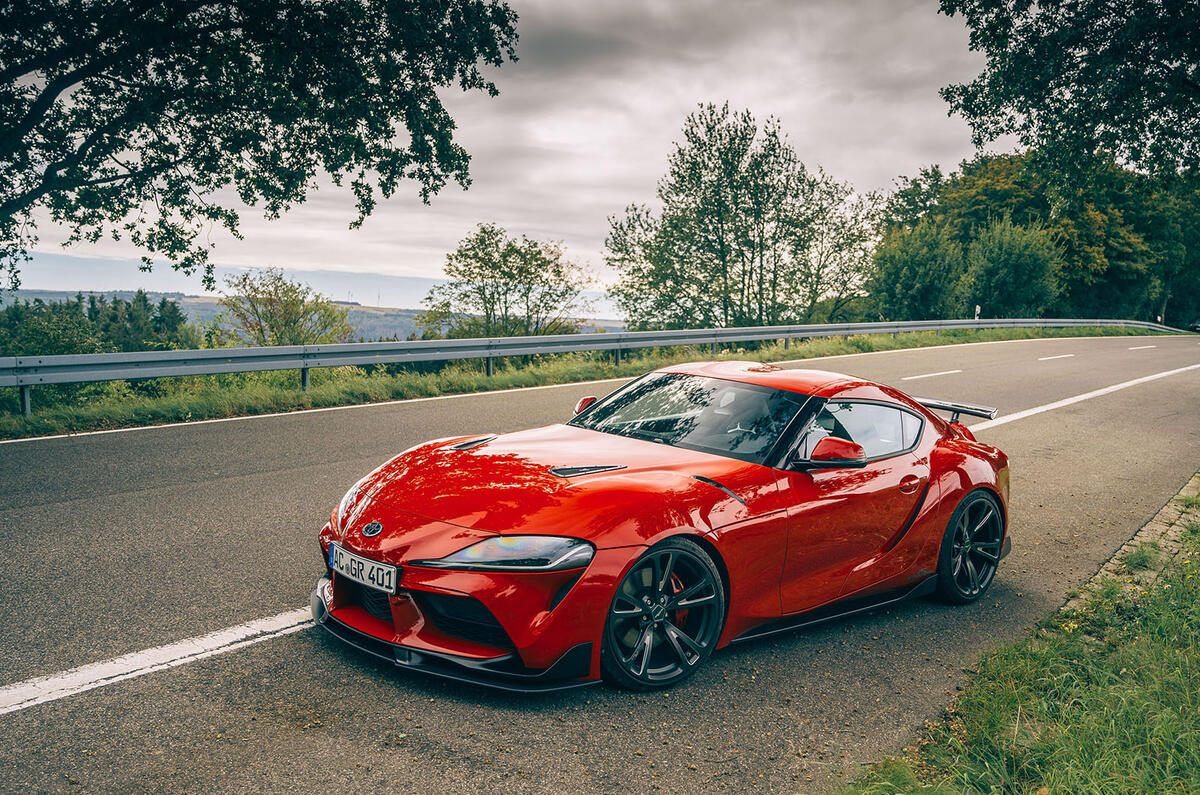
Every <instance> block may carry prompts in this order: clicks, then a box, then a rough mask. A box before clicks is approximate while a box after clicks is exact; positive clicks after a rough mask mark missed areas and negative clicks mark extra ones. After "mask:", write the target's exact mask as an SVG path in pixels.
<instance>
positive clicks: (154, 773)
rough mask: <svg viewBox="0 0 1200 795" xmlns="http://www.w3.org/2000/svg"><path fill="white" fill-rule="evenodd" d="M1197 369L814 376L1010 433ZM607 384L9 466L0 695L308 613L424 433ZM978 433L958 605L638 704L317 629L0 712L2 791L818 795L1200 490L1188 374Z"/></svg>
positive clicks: (1105, 345)
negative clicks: (995, 470) (348, 525)
mask: <svg viewBox="0 0 1200 795" xmlns="http://www.w3.org/2000/svg"><path fill="white" fill-rule="evenodd" d="M1143 346H1152V347H1143ZM1068 354H1070V355H1069V356H1068ZM1047 357H1057V358H1047ZM1196 363H1200V340H1198V339H1197V337H1195V336H1187V337H1172V338H1168V337H1158V338H1148V337H1133V338H1115V337H1108V338H1099V339H1063V340H1029V341H1020V342H1010V343H1000V344H979V345H968V346H954V347H947V348H935V349H922V350H914V351H906V352H894V353H888V354H874V355H872V354H867V355H857V356H847V357H837V358H832V359H826V360H823V361H820V362H817V363H815V365H813V366H819V367H821V368H822V369H832V370H838V371H842V372H848V373H852V374H855V375H861V376H865V377H868V378H872V379H875V380H879V381H883V382H886V383H890V384H893V385H896V386H899V387H900V388H902V389H905V390H906V391H908V392H910V393H912V394H918V395H924V396H929V397H944V398H949V399H956V400H965V401H969V402H980V403H987V404H991V405H996V406H999V407H1000V410H1001V415H1002V416H1003V415H1005V414H1011V413H1013V412H1016V411H1020V410H1023V409H1028V408H1031V407H1035V406H1040V405H1044V404H1047V403H1051V402H1053V401H1057V400H1061V399H1064V398H1068V397H1071V396H1075V395H1079V394H1082V393H1085V392H1088V391H1091V390H1095V389H1099V388H1102V387H1106V386H1109V385H1112V384H1116V383H1119V382H1124V381H1128V380H1131V379H1136V378H1139V377H1142V376H1147V375H1152V374H1156V373H1160V372H1164V371H1167V370H1172V369H1175V368H1179V367H1184V366H1187V365H1192V364H1196ZM788 366H799V365H788ZM946 371H960V372H946ZM930 373H938V375H932V376H929V377H926V378H918V379H913V378H912V376H921V375H925V374H930ZM905 379H910V380H905ZM617 383H618V382H608V383H603V384H596V385H590V386H587V385H585V386H569V387H562V388H551V389H535V390H525V391H518V392H511V393H505V394H492V395H477V396H465V397H458V398H451V399H443V400H428V401H414V402H407V403H401V404H393V405H383V406H374V407H364V408H353V409H348V410H339V411H323V412H313V413H302V414H295V415H286V416H279V417H268V418H256V419H248V420H244V421H234V422H219V423H206V424H195V425H190V426H180V427H170V428H159V429H148V430H138V431H132V432H125V433H110V434H100V435H90V436H78V437H71V438H64V439H48V440H35V441H25V442H19V443H13V444H0V537H2V540H3V544H4V549H5V554H3V555H0V618H2V620H0V650H3V654H0V687H2V686H4V685H9V684H13V683H17V682H22V681H24V680H27V679H29V678H31V677H35V676H40V675H46V674H53V673H56V672H60V671H64V670H66V669H69V668H72V667H74V666H77V665H81V664H85V663H92V662H97V661H101V660H106V659H108V658H111V657H114V656H117V655H121V654H126V653H129V652H135V651H139V650H142V649H146V648H148V647H152V646H158V645H161V644H164V643H169V642H172V641H176V640H179V639H183V638H188V637H191V636H195V635H199V634H202V633H206V632H211V631H213V630H218V629H221V628H224V627H228V626H231V625H235V624H240V623H243V622H246V621H249V620H251V619H256V618H262V617H265V616H271V615H274V614H277V613H281V612H284V611H287V610H294V609H295V608H298V607H301V606H303V605H305V604H306V600H307V596H308V593H309V591H310V589H311V587H312V583H313V581H314V579H315V577H316V575H317V573H318V572H319V570H320V568H321V564H320V561H319V557H318V552H317V547H316V542H315V534H316V531H317V529H318V527H319V526H320V525H321V523H322V522H323V521H324V520H325V518H326V517H327V516H328V514H329V511H330V509H331V508H332V506H333V505H334V503H335V502H336V501H337V499H338V498H339V497H340V496H341V494H342V492H343V491H344V490H345V488H346V487H347V486H348V485H349V484H350V483H352V482H353V481H355V480H356V479H357V478H358V477H359V476H360V475H361V474H363V473H364V472H366V471H367V470H368V469H370V468H371V467H373V466H375V465H376V464H378V463H380V462H381V461H383V460H385V459H387V458H389V457H390V456H391V455H393V454H394V453H395V452H397V451H399V450H401V449H403V448H405V447H407V446H409V445H411V444H414V443H416V442H419V441H422V440H424V439H427V438H433V437H438V436H449V435H454V434H460V433H475V432H486V431H506V430H512V429H516V428H521V427H527V426H530V425H537V424H545V423H547V422H552V421H557V420H560V419H564V418H566V417H568V416H569V415H570V410H571V406H573V405H574V403H575V401H576V400H577V399H578V398H579V397H580V396H582V395H585V394H592V393H596V392H600V393H603V392H606V391H608V390H611V389H612V388H615V386H616V385H617ZM980 436H981V438H983V439H985V440H986V441H989V442H991V443H994V444H997V445H999V446H1000V447H1002V448H1003V449H1004V450H1005V451H1007V452H1008V454H1009V455H1010V457H1011V459H1012V469H1013V475H1012V536H1013V544H1014V551H1013V554H1012V555H1011V556H1010V557H1009V558H1008V559H1007V561H1006V562H1005V564H1004V565H1003V566H1002V567H1001V570H1000V573H999V576H998V578H997V580H996V582H995V584H994V585H993V586H992V589H991V591H990V592H989V594H988V596H987V598H986V599H985V600H983V601H981V602H980V603H977V604H975V605H972V606H969V607H966V608H949V607H943V606H941V605H938V604H935V603H933V602H929V601H917V602H912V603H909V604H907V605H904V606H902V607H899V608H894V609H889V610H884V611H879V612H876V613H874V614H870V615H867V616H864V617H857V618H854V619H849V620H845V621H841V622H836V623H833V624H829V625H825V626H823V627H821V628H817V629H812V630H807V631H801V632H796V633H791V634H785V635H782V636H776V637H774V638H771V639H767V640H762V641H759V642H755V643H749V644H744V645H741V646H738V647H735V648H732V649H729V650H726V651H723V652H720V653H718V654H716V655H715V656H714V657H713V658H712V660H711V661H710V662H709V664H708V665H707V667H706V669H705V670H702V671H701V672H700V673H699V674H698V675H697V676H695V677H694V678H693V679H691V680H690V681H689V682H687V683H685V684H684V685H683V686H680V687H678V688H676V689H674V690H672V691H669V692H667V693H660V694H655V695H646V694H631V693H627V692H624V691H619V690H615V689H610V688H608V687H594V688H589V689H585V690H580V691H573V692H568V693H563V694H552V695H543V696H527V695H511V694H502V693H493V692H490V691H486V690H481V689H476V688H473V687H466V686H461V685H454V684H448V683H443V682H440V681H438V680H433V679H427V678H423V677H418V676H417V675H415V674H411V673H408V674H406V673H405V672H402V671H396V670H394V669H393V668H391V667H390V666H386V665H384V664H381V663H376V662H374V661H373V660H372V659H370V658H368V657H366V656H364V655H361V654H358V653H356V652H354V651H352V650H348V649H345V648H343V647H341V646H339V645H338V644H336V642H335V641H333V640H331V639H327V638H326V636H325V635H324V633H323V632H320V631H319V630H315V629H306V630H303V631H300V632H297V633H294V634H291V635H287V636H286V637H281V638H276V639H273V640H269V641H266V642H263V643H259V644H256V645H253V646H249V647H247V648H244V649H241V650H238V651H235V652H232V653H229V654H224V655H221V656H217V657H212V658H208V659H204V660H200V661H198V662H194V663H190V664H187V665H183V666H180V667H177V668H173V669H171V670H168V671H163V672H159V673H154V674H149V675H147V676H143V677H140V678H137V679H133V680H130V681H126V682H121V683H118V684H113V685H110V686H107V687H103V688H100V689H97V690H93V691H90V692H87V693H83V694H80V695H75V696H71V697H68V698H64V699H61V700H57V701H53V702H51V703H46V704H41V705H38V706H34V707H30V708H28V709H23V710H20V711H16V712H12V713H9V714H7V715H0V787H2V788H3V789H4V790H9V791H28V790H30V789H36V790H43V791H68V792H69V791H128V790H147V789H152V790H164V791H184V790H187V791H194V790H219V791H238V792H246V791H271V792H275V791H280V790H301V789H302V790H306V791H329V790H335V789H336V790H347V789H349V790H368V789H370V790H378V789H387V790H389V791H400V792H403V791H413V792H447V791H499V790H507V789H512V788H514V787H515V788H519V789H521V790H528V791H546V792H549V791H555V792H558V791H563V790H571V791H576V790H600V791H617V790H631V791H647V792H648V791H653V790H655V789H658V788H663V789H667V788H670V789H675V790H682V791H703V790H718V789H723V788H731V789H733V788H736V789H745V788H747V787H756V788H761V789H770V790H789V791H796V790H800V791H812V790H821V789H825V788H827V787H829V786H830V785H832V784H835V783H837V782H839V781H844V780H846V779H848V778H851V777H853V776H854V775H856V774H857V772H858V770H859V769H860V768H859V764H860V763H862V762H867V761H871V760H874V759H877V758H878V757H880V756H881V755H883V754H885V753H890V752H893V751H896V750H898V749H899V748H900V747H902V746H903V744H904V743H905V742H906V741H908V740H910V739H911V738H912V736H913V733H914V731H915V730H916V728H917V727H919V726H920V725H921V724H922V722H923V721H924V720H926V719H929V718H932V717H934V716H935V715H936V714H937V713H938V711H939V710H940V708H941V707H942V706H943V705H944V704H945V703H946V702H947V701H948V700H949V698H950V697H951V695H952V693H953V691H954V689H955V687H956V686H958V685H960V684H961V683H962V682H963V681H964V679H965V677H966V674H965V673H964V672H963V670H962V669H964V668H966V667H969V666H970V665H971V664H972V663H973V661H974V660H975V659H976V658H977V656H978V654H979V653H980V652H981V651H983V650H986V649H988V648H991V647H993V646H995V645H996V644H997V643H1000V642H1002V641H1004V640H1006V639H1010V638H1014V637H1017V636H1019V635H1021V634H1022V633H1023V632H1024V631H1025V630H1026V629H1027V628H1028V627H1029V625H1030V624H1031V623H1032V622H1034V621H1036V620H1037V619H1038V618H1040V617H1042V616H1044V615H1046V614H1047V613H1049V612H1050V611H1052V610H1054V609H1055V608H1057V607H1058V606H1059V605H1060V604H1061V603H1062V601H1063V600H1064V597H1065V594H1066V592H1067V591H1068V590H1069V589H1070V588H1072V587H1074V586H1076V585H1078V584H1080V583H1082V582H1083V581H1085V580H1086V579H1087V578H1088V577H1089V576H1090V575H1091V574H1092V573H1093V572H1094V571H1095V570H1096V569H1097V568H1098V567H1099V566H1100V564H1101V563H1102V562H1103V561H1104V560H1106V559H1107V558H1108V557H1109V556H1110V555H1111V554H1112V552H1113V551H1114V550H1115V549H1116V548H1117V547H1118V546H1120V544H1121V543H1122V542H1123V541H1125V540H1126V539H1127V538H1129V536H1130V535H1132V534H1133V532H1134V531H1135V530H1136V529H1137V528H1138V527H1139V526H1140V525H1141V524H1142V523H1143V522H1144V521H1146V520H1147V519H1148V518H1149V517H1151V516H1152V515H1153V514H1154V513H1155V512H1156V511H1157V510H1158V508H1159V507H1161V506H1162V504H1163V503H1164V502H1165V501H1166V500H1167V499H1169V498H1170V497H1171V496H1172V495H1173V494H1175V492H1176V491H1178V489H1179V488H1180V487H1181V486H1182V485H1183V484H1184V483H1185V482H1186V481H1187V479H1188V478H1189V477H1190V476H1191V475H1192V473H1194V472H1195V471H1196V469H1197V467H1200V369H1197V370H1191V371H1188V372H1184V373H1180V374H1177V375H1173V376H1171V377H1167V378H1162V379H1158V380H1154V381H1150V382H1148V383H1144V384H1139V385H1137V386H1134V387H1131V388H1129V389H1124V390H1121V391H1118V392H1114V393H1111V394H1106V395H1103V396H1100V397H1096V398H1094V399H1090V400H1086V401H1083V402H1079V403H1076V404H1074V405H1070V406H1066V407H1063V408H1058V409H1055V410H1052V411H1047V412H1044V413H1040V414H1036V415H1034V416H1030V417H1027V418H1024V419H1021V420H1018V421H1015V422H1012V423H1009V424H1005V425H1001V426H999V427H995V428H991V429H989V430H986V431H983V432H981V434H980Z"/></svg>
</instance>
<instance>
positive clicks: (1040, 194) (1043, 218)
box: [884, 152, 1200, 322]
mask: <svg viewBox="0 0 1200 795" xmlns="http://www.w3.org/2000/svg"><path fill="white" fill-rule="evenodd" d="M931 171H933V169H926V170H924V171H922V172H921V175H922V176H920V177H918V178H917V179H914V180H904V179H902V180H901V181H900V183H899V187H898V189H897V191H896V193H894V194H893V195H892V197H890V198H889V200H888V202H887V206H886V207H887V209H886V210H885V221H884V228H885V230H887V231H892V230H897V229H911V228H913V227H914V226H915V225H916V223H917V222H919V221H920V220H921V219H926V220H930V221H933V222H935V223H937V224H944V225H945V226H946V227H947V228H948V229H949V230H950V232H951V233H952V234H953V236H954V238H955V239H956V240H957V241H958V242H959V244H960V245H961V246H962V247H963V249H964V250H967V249H969V247H970V246H971V245H972V243H973V241H975V240H976V239H977V238H978V237H979V236H980V235H981V234H983V233H984V232H985V230H986V229H988V227H989V226H990V225H991V224H992V223H993V222H994V221H995V219H997V218H1002V217H1006V216H1007V217H1009V218H1011V220H1012V223H1013V224H1014V225H1017V226H1023V227H1030V228H1040V229H1042V230H1044V231H1045V232H1046V233H1047V234H1048V235H1049V236H1050V237H1051V239H1053V240H1054V242H1055V244H1056V245H1057V246H1058V247H1059V248H1060V257H1059V259H1060V262H1059V263H1058V265H1057V266H1056V267H1055V269H1054V282H1055V289H1054V290H1053V291H1052V292H1053V294H1054V296H1055V300H1054V301H1053V302H1051V303H1049V304H1046V308H1045V311H1046V312H1051V313H1054V314H1057V315H1060V316H1073V317H1126V318H1143V319H1147V320H1152V319H1154V318H1155V317H1157V316H1163V317H1164V318H1167V317H1168V313H1172V315H1171V316H1173V313H1174V311H1176V310H1178V311H1179V312H1181V313H1182V317H1175V320H1177V321H1180V322H1187V320H1185V318H1186V319H1190V318H1189V317H1188V313H1189V312H1191V311H1192V309H1191V307H1192V302H1191V295H1192V293H1193V291H1194V288H1192V287H1191V285H1194V284H1195V283H1196V282H1197V281H1200V270H1198V269H1200V262H1198V260H1197V257H1200V239H1197V236H1196V223H1197V222H1196V220H1195V219H1196V218H1197V208H1198V205H1197V198H1198V194H1197V188H1196V185H1197V184H1200V183H1198V181H1197V179H1196V178H1195V177H1187V176H1183V175H1181V176H1179V177H1177V178H1175V179H1172V180H1169V181H1163V180H1158V179H1155V178H1153V177H1151V176H1149V175H1146V174H1141V173H1138V172H1135V171H1132V170H1131V169H1128V168H1122V167H1121V166H1119V165H1117V164H1115V163H1112V162H1109V163H1107V164H1105V165H1103V166H1097V167H1095V168H1093V169H1092V171H1091V172H1090V173H1089V174H1088V175H1087V176H1086V178H1082V179H1080V180H1078V181H1076V182H1075V183H1074V184H1067V183H1063V182H1061V181H1058V180H1056V179H1054V178H1053V175H1051V174H1050V173H1049V172H1048V171H1047V170H1046V168H1045V167H1044V161H1043V160H1042V159H1041V158H1039V157H1038V156H1037V155H1036V154H1035V153H1031V152H1024V153H1020V154H1008V155H978V156H976V157H975V158H973V159H971V160H968V161H963V162H962V163H961V164H960V165H959V168H958V170H957V171H954V172H951V173H950V174H947V175H942V174H941V172H940V171H938V172H937V173H938V178H937V179H936V180H929V179H925V178H924V177H925V175H927V174H928V173H929V172H931Z"/></svg>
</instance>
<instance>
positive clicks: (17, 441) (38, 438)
mask: <svg viewBox="0 0 1200 795" xmlns="http://www.w3.org/2000/svg"><path fill="white" fill-rule="evenodd" d="M1104 339H1123V338H1122V337H1118V336H1115V335H1114V336H1111V337H1110V336H1099V337H1031V338H1028V339H1019V340H987V341H984V342H956V343H954V344H952V345H926V346H923V347H920V348H895V349H893V350H890V351H865V352H863V353H835V354H831V355H829V356H811V357H809V358H807V359H780V360H778V361H776V362H775V364H796V363H798V362H819V361H822V360H824V359H846V358H852V357H855V356H879V355H882V354H887V353H911V352H912V351H927V350H941V349H944V348H967V347H970V346H973V345H1006V344H1011V343H1014V342H1053V341H1056V340H1057V341H1059V342H1061V341H1063V340H1104ZM634 377H635V376H622V377H621V378H601V379H598V380H595V381H572V382H571V383H569V384H542V385H540V386H521V387H513V388H511V389H491V390H488V391H487V392H462V393H460V394H457V395H437V396H435V397H423V398H403V399H401V400H385V401H383V402H380V403H354V404H352V405H349V406H325V407H322V408H318V409H298V410H296V411H276V412H272V413H270V414H248V415H246V416H244V417H217V418H215V419H211V420H189V421H187V422H164V423H162V424H161V425H136V426H134V427H132V428H109V429H108V430H103V431H81V432H80V433H56V434H53V435H51V436H27V437H25V438H22V439H0V444H22V443H26V442H44V441H47V440H49V439H73V438H76V437H79V436H102V435H104V434H109V433H133V432H134V431H155V430H159V429H162V428H181V427H189V426H192V425H212V424H213V423H217V422H244V421H246V420H263V419H268V418H271V417H296V416H300V415H303V414H318V413H320V412H323V411H346V410H348V409H370V408H377V407H380V406H397V405H400V404H403V403H425V402H428V401H430V400H454V399H457V398H470V397H481V396H484V395H500V394H503V393H505V392H530V391H532V390H535V389H565V388H567V387H572V386H587V385H588V384H611V383H613V382H616V381H628V380H630V379H632V378H634Z"/></svg>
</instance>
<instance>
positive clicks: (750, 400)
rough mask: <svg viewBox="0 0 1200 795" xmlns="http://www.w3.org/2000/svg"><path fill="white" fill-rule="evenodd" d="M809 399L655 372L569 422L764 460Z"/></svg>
mask: <svg viewBox="0 0 1200 795" xmlns="http://www.w3.org/2000/svg"><path fill="white" fill-rule="evenodd" d="M806 400H808V395H803V394H800V393H798V392H788V391H786V390H782V389H773V388H771V387H765V386H758V385H756V384H743V383H739V382H737V381H725V380H722V379H719V378H703V377H701V376H695V375H684V374H681V373H651V374H650V375H648V376H646V377H645V378H641V379H639V380H637V381H634V382H633V383H632V384H630V385H628V386H627V387H625V388H624V389H622V390H620V391H618V392H615V393H613V394H612V395H611V396H609V397H608V398H606V399H604V400H603V401H601V402H599V403H597V404H596V405H595V406H594V407H592V409H591V410H590V411H587V412H585V413H584V414H582V415H580V416H579V417H577V418H576V419H574V420H572V421H571V423H570V424H571V425H575V426H577V427H580V428H589V429H591V430H594V431H602V432H604V433H613V434H617V435H619V436H630V437H632V438H634V439H645V440H647V441H651V442H659V443H661V444H669V445H672V446H674V447H684V448H687V449H691V450H700V451H702V452H706V453H715V454H717V455H724V456H729V457H731V458H738V459H741V460H743V461H750V462H753V463H756V464H761V463H764V460H765V459H766V458H767V456H768V455H770V453H771V450H772V448H773V447H774V446H775V442H776V441H777V440H778V439H779V435H780V434H781V433H783V430H784V429H785V428H787V427H788V424H789V423H790V422H791V420H792V418H793V417H795V416H796V413H797V412H798V411H800V409H801V408H802V407H803V406H804V403H805V401H806Z"/></svg>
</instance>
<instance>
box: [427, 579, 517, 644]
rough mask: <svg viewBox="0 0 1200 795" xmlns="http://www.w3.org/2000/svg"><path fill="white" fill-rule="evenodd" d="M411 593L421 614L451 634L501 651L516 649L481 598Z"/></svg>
mask: <svg viewBox="0 0 1200 795" xmlns="http://www.w3.org/2000/svg"><path fill="white" fill-rule="evenodd" d="M409 593H410V595H411V596H412V597H413V599H414V600H416V602H417V607H419V608H420V609H421V612H422V613H424V614H425V615H426V617H427V618H429V620H430V621H432V622H433V625H434V626H435V627H437V628H438V629H439V630H441V631H442V632H445V633H446V634H447V635H453V636H455V637H458V638H462V639H463V640H469V641H474V642H475V643H482V644H484V645H485V646H494V647H496V648H498V649H515V648H516V647H515V646H514V645H513V642H512V640H511V639H510V638H509V637H508V633H507V632H505V631H504V627H502V626H500V622H499V621H497V620H496V617H495V616H493V615H492V613H491V611H490V610H488V609H487V608H486V607H484V606H483V603H482V602H480V601H479V600H478V599H472V598H471V597H469V596H447V595H445V594H434V593H417V592H415V591H410V592H409Z"/></svg>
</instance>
